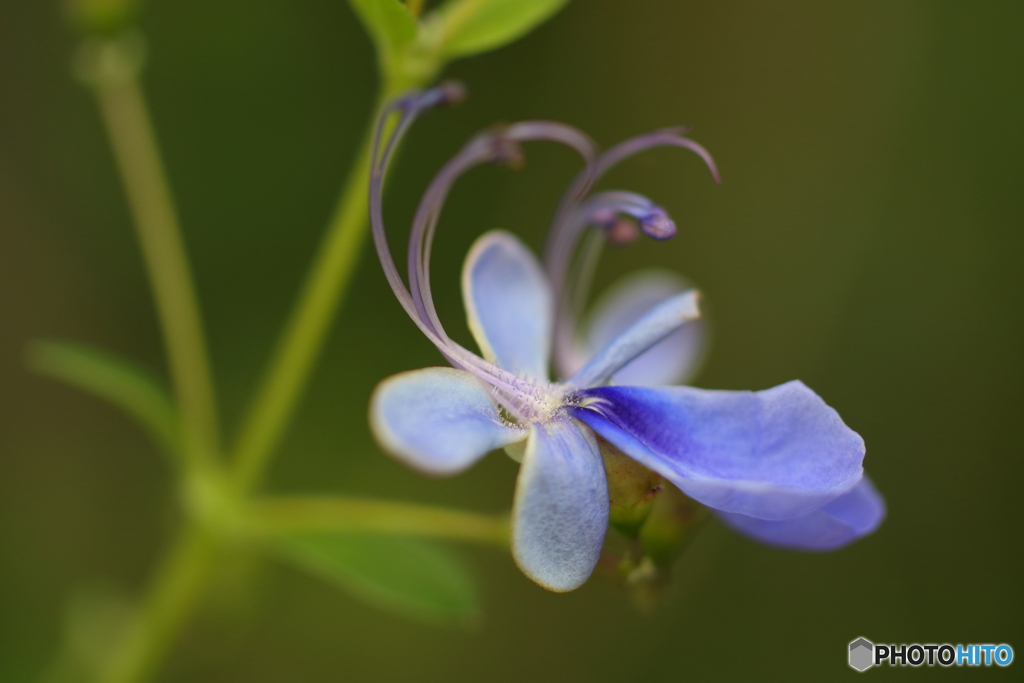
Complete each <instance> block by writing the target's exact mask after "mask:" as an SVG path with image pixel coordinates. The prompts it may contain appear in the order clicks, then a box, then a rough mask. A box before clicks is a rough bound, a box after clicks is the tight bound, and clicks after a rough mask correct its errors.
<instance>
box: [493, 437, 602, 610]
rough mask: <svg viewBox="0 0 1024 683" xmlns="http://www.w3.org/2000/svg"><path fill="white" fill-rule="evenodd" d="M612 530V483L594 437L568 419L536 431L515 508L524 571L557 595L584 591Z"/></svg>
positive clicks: (515, 548) (516, 545) (515, 541)
mask: <svg viewBox="0 0 1024 683" xmlns="http://www.w3.org/2000/svg"><path fill="white" fill-rule="evenodd" d="M607 529H608V482H607V480H606V479H605V474H604V463H603V462H602V460H601V452H600V450H599V449H598V446H597V439H596V438H595V437H594V434H593V432H591V431H590V430H589V429H587V428H586V427H584V426H583V425H582V424H580V423H579V422H577V421H576V420H573V419H570V418H563V419H559V420H554V421H552V422H548V423H544V424H535V425H533V426H531V427H530V437H529V440H528V441H527V445H526V454H525V456H524V458H523V464H522V467H521V468H520V469H519V480H518V482H517V483H516V496H515V504H514V505H513V509H512V553H513V556H514V557H515V559H516V563H517V564H518V565H519V568H520V569H522V570H523V572H524V573H525V574H526V575H527V576H529V577H530V578H531V579H533V580H534V581H536V582H537V583H539V584H540V585H542V586H544V587H545V588H547V589H549V590H553V591H558V592H563V591H570V590H572V589H574V588H577V587H579V586H580V585H581V584H582V583H583V582H584V581H586V580H587V578H588V577H589V576H590V573H591V572H592V571H593V570H594V567H595V566H596V565H597V560H598V558H599V557H600V555H601V545H602V543H604V535H605V531H607Z"/></svg>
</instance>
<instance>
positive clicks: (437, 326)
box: [369, 85, 593, 422]
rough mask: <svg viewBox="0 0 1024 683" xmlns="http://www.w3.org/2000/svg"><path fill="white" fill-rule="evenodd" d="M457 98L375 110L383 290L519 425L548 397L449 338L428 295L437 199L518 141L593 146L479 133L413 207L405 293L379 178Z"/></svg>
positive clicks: (589, 155)
mask: <svg viewBox="0 0 1024 683" xmlns="http://www.w3.org/2000/svg"><path fill="white" fill-rule="evenodd" d="M461 95H462V90H461V88H457V87H455V86H452V85H446V86H441V87H438V88H434V89H432V90H428V91H426V92H423V93H412V94H409V95H406V96H403V97H401V98H399V99H397V100H395V101H394V102H392V103H390V104H389V105H387V106H386V107H385V108H384V109H383V110H382V114H381V117H380V119H379V120H378V122H377V127H376V130H375V131H374V145H373V156H372V163H371V173H370V187H369V203H370V222H371V225H372V228H373V238H374V246H375V247H376V250H377V255H378V257H379V259H380V262H381V266H382V267H383V269H384V274H385V276H386V278H387V280H388V284H389V285H390V286H391V289H392V291H394V293H395V296H396V297H397V298H398V300H399V303H401V304H402V307H403V308H404V309H405V311H406V313H407V314H408V315H409V317H410V318H412V320H413V322H414V323H415V324H416V326H417V327H418V328H419V329H420V331H421V332H423V334H424V335H425V336H426V337H427V338H428V339H429V340H430V341H431V342H432V343H433V344H434V345H435V346H436V347H437V348H438V350H440V351H441V353H442V354H443V355H444V357H445V358H446V359H447V360H448V361H449V362H450V363H451V364H452V365H453V366H454V367H457V368H461V369H463V370H466V371H468V372H470V373H472V374H473V375H475V376H476V377H477V378H479V379H480V380H482V381H484V382H486V383H488V384H489V385H491V386H492V387H493V388H494V394H495V398H496V399H497V400H498V402H499V403H500V404H501V405H502V406H503V407H504V408H505V409H506V410H507V411H508V413H509V414H510V415H512V416H513V417H515V418H516V419H517V420H520V421H523V422H525V421H530V420H533V419H535V418H537V417H538V416H539V415H541V414H543V413H544V411H545V410H549V409H550V407H551V406H552V405H553V400H554V397H553V395H552V394H551V392H550V391H548V390H547V389H546V388H542V387H539V386H535V385H533V384H532V383H530V382H528V381H526V380H523V379H521V378H519V377H517V376H516V375H514V374H512V373H510V372H507V371H505V370H502V369H500V368H498V367H497V366H495V365H494V364H493V363H489V362H487V361H485V360H484V359H483V358H480V357H479V356H477V355H476V354H474V353H472V352H471V351H469V350H467V349H465V348H464V347H462V346H461V345H460V344H458V343H457V342H455V341H453V340H452V339H450V338H449V337H448V335H447V334H446V333H445V331H444V328H443V326H442V325H441V323H440V320H438V318H437V313H436V310H435V309H434V305H433V300H432V298H431V296H430V278H429V275H430V270H429V259H430V249H431V245H432V242H433V236H434V232H435V230H436V227H437V222H438V219H439V217H440V214H441V208H442V206H443V204H444V201H445V199H446V198H447V195H448V193H449V191H450V189H451V187H452V185H453V184H454V182H455V180H456V179H457V178H458V177H459V176H461V175H462V174H463V173H465V172H466V171H468V170H469V169H470V168H472V167H474V166H476V165H478V164H480V163H483V162H485V161H514V160H515V159H516V158H518V156H519V150H518V143H519V142H520V141H525V140H553V141H557V142H562V143H564V144H567V145H569V146H571V147H573V148H575V149H577V150H578V151H580V153H581V154H583V155H584V157H585V158H586V159H587V162H588V163H591V162H592V161H593V145H592V144H591V143H590V142H589V139H588V138H587V137H586V136H585V135H583V134H582V133H580V132H579V131H577V130H576V129H574V128H571V127H569V126H563V125H561V124H554V123H548V122H542V121H537V122H530V121H528V122H523V123H519V124H514V125H512V126H509V127H508V128H506V129H505V130H503V131H493V132H490V133H485V134H482V135H479V136H477V137H476V138H474V139H473V140H471V141H470V142H469V143H468V144H467V145H466V146H465V147H464V148H463V149H462V151H461V152H459V154H457V155H456V156H455V158H453V159H452V160H451V161H449V162H448V164H446V165H445V166H444V168H442V170H441V172H439V173H438V175H437V176H436V177H435V179H434V180H433V182H432V183H431V185H430V186H429V188H428V190H427V192H426V193H425V194H424V197H423V199H422V200H421V202H420V206H419V208H418V209H417V213H416V218H415V219H414V223H413V227H412V230H411V234H410V244H409V286H408V287H406V284H405V282H403V281H402V277H401V275H400V274H399V272H398V268H397V266H396V265H395V262H394V258H393V257H392V255H391V250H390V248H389V246H388V241H387V234H386V229H385V225H384V216H383V203H382V194H383V184H384V178H385V176H386V174H387V170H388V166H389V165H390V163H391V161H392V159H393V158H394V152H395V150H396V149H397V147H398V144H399V142H400V141H401V139H402V137H403V136H404V135H405V133H406V132H407V131H408V129H409V128H410V126H411V125H412V123H413V122H414V121H415V120H416V118H418V116H419V114H420V113H422V112H423V111H425V110H426V109H428V108H430V107H433V106H436V105H438V104H442V103H446V102H450V101H453V100H455V99H457V98H460V97H461ZM394 113H398V114H399V120H398V121H397V122H396V123H395V125H394V128H393V129H392V130H391V131H390V133H389V134H387V135H385V130H386V126H387V123H388V120H389V118H390V117H391V115H392V114H394ZM410 289H411V291H410Z"/></svg>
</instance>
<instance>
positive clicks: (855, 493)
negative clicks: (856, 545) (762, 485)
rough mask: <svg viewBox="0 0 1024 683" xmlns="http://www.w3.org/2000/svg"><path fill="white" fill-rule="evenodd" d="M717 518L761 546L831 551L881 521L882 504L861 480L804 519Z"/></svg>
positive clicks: (728, 514)
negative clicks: (764, 544) (760, 543)
mask: <svg viewBox="0 0 1024 683" xmlns="http://www.w3.org/2000/svg"><path fill="white" fill-rule="evenodd" d="M718 516H719V517H721V519H722V520H723V521H724V522H725V523H726V524H728V525H729V526H731V527H732V528H733V529H735V530H736V531H739V532H740V533H743V534H746V535H747V536H750V537H752V538H754V539H756V540H758V541H761V542H762V543H767V544H768V545H776V546H781V547H783V548H797V549H800V550H834V549H836V548H841V547H842V546H844V545H846V544H848V543H851V542H853V541H855V540H857V539H858V538H860V537H861V536H866V535H867V534H870V533H871V532H872V531H874V530H875V529H877V528H878V525H879V524H881V523H882V520H883V519H884V518H885V501H884V500H882V496H881V495H880V494H879V493H878V491H877V490H875V487H874V485H873V484H872V483H871V481H870V480H869V479H868V478H867V477H864V478H863V479H861V480H860V483H859V484H857V485H856V486H854V487H853V488H852V489H850V490H849V491H847V492H846V493H844V494H843V495H841V496H839V497H838V498H836V499H834V500H832V501H831V502H829V503H827V504H826V505H824V506H823V507H821V508H820V509H818V510H815V511H813V512H808V513H807V514H806V515H801V516H799V517H793V518H791V519H783V520H780V521H771V520H767V519H758V518H756V517H750V516H747V515H740V514H736V513H734V512H719V513H718Z"/></svg>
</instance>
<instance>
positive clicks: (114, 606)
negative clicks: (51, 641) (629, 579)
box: [41, 583, 138, 683]
mask: <svg viewBox="0 0 1024 683" xmlns="http://www.w3.org/2000/svg"><path fill="white" fill-rule="evenodd" d="M137 607H138V606H137V605H136V604H135V603H134V602H132V601H131V600H130V599H129V598H128V597H127V595H126V594H125V592H124V591H122V590H120V589H119V588H117V587H115V586H112V585H109V584H105V583H90V584H86V585H84V586H81V587H79V588H76V589H75V590H74V592H73V593H72V594H71V596H70V599H69V600H68V602H67V605H66V607H65V613H64V639H63V642H62V643H61V647H60V649H59V651H58V653H57V656H56V657H55V658H54V660H53V661H52V662H51V663H50V666H49V668H48V669H47V671H46V672H45V673H44V674H43V675H42V677H41V683H79V682H81V683H86V682H91V681H96V680H97V678H98V677H99V676H100V673H101V672H102V671H104V670H105V669H106V667H107V666H108V664H109V660H110V655H111V654H112V652H113V651H114V648H115V647H116V646H117V645H118V643H120V642H121V641H122V639H123V638H124V636H125V634H126V633H127V632H128V629H129V628H131V624H132V622H133V620H134V619H135V617H136V614H137Z"/></svg>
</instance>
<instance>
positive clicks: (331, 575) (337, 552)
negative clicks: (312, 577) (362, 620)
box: [279, 533, 479, 624]
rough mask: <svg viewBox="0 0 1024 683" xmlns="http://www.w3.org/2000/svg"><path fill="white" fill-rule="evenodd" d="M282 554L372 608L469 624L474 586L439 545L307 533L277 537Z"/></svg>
mask: <svg viewBox="0 0 1024 683" xmlns="http://www.w3.org/2000/svg"><path fill="white" fill-rule="evenodd" d="M279 544H280V548H281V549H282V550H283V551H284V553H285V555H286V556H287V557H288V558H289V559H291V560H292V561H294V562H295V563H297V564H299V565H300V566H301V567H303V568H304V569H306V570H308V571H310V572H312V573H314V574H317V575H319V576H321V577H323V578H324V579H327V580H328V581H330V582H333V583H335V584H337V585H338V586H339V587H341V588H342V589H343V590H345V591H346V592H348V593H350V594H351V595H353V596H354V597H356V598H359V599H361V600H363V601H365V602H367V603H369V604H371V605H373V606H375V607H378V608H380V609H384V610H387V611H390V612H395V613H398V614H400V615H402V616H406V617H411V618H414V619H420V620H425V621H432V622H446V623H451V622H456V623H462V624H471V623H472V622H473V621H475V619H476V618H477V616H478V615H479V600H478V596H477V591H476V585H475V583H474V581H473V579H472V577H471V576H470V574H469V572H468V571H467V570H466V568H465V567H464V566H463V564H462V563H461V562H460V561H459V560H458V559H457V558H455V557H453V556H452V555H451V554H450V553H448V552H446V551H445V549H444V548H442V547H441V546H438V545H437V544H434V543H429V542H426V541H422V540H418V539H409V538H400V537H396V536H377V535H369V534H337V533H312V534H310V533H307V534H295V535H291V536H288V537H285V538H283V539H281V540H280V541H279Z"/></svg>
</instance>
